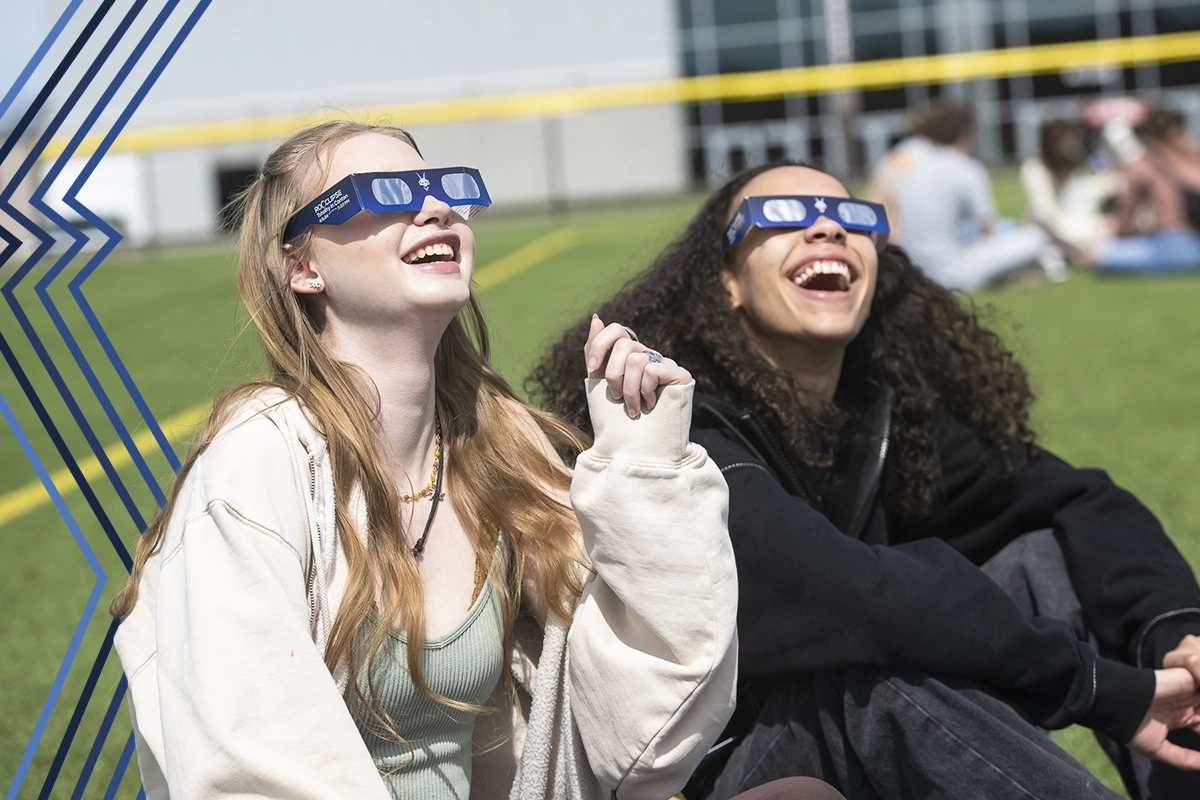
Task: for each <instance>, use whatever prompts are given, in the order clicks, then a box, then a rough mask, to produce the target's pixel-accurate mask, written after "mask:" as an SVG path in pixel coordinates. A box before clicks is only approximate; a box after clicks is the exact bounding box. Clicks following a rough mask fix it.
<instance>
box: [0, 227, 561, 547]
mask: <svg viewBox="0 0 1200 800" xmlns="http://www.w3.org/2000/svg"><path fill="white" fill-rule="evenodd" d="M577 241H578V235H577V234H576V233H575V231H574V230H572V229H571V228H560V229H558V230H556V231H554V232H552V233H549V234H547V235H545V236H543V237H541V238H540V239H535V240H534V241H532V242H529V243H528V244H526V245H523V246H522V247H519V248H517V249H516V250H514V251H513V252H511V253H509V254H508V255H506V256H504V257H503V258H501V259H500V260H499V261H494V262H492V264H490V265H489V266H487V267H485V268H484V269H481V270H479V272H478V273H476V275H475V284H476V286H477V287H478V288H479V289H480V290H481V291H483V290H486V289H490V288H492V287H494V286H498V285H500V284H501V283H503V282H504V281H506V280H508V279H509V278H512V277H514V276H515V275H519V274H521V273H522V272H524V271H525V270H527V269H529V268H530V267H534V266H537V265H538V264H540V263H542V262H543V261H545V260H546V259H548V258H551V257H553V256H556V255H558V254H559V253H562V252H565V251H567V250H570V249H571V248H572V247H574V246H575V244H576V242H577ZM209 409H210V404H208V403H201V404H199V405H196V406H192V407H191V408H189V409H187V410H186V411H183V412H180V413H179V414H176V415H175V416H173V417H171V418H170V419H168V420H167V421H166V422H165V423H163V432H164V433H165V434H166V435H167V437H168V438H169V439H171V440H172V441H175V442H178V441H181V440H183V439H186V438H187V437H188V435H189V434H190V433H191V432H192V431H194V430H195V429H196V428H197V427H199V426H200V425H201V424H202V423H203V422H204V420H206V419H207V418H208V414H209ZM133 443H134V445H135V446H136V447H137V449H138V451H139V452H141V453H143V454H145V453H147V452H148V451H151V450H153V448H154V447H155V439H154V434H153V433H151V432H150V431H149V430H143V431H139V432H138V433H136V434H134V436H133ZM104 453H105V455H107V456H108V460H109V461H110V462H111V463H112V465H113V467H114V468H116V469H121V468H122V467H125V466H128V465H129V464H130V463H131V462H132V461H133V458H132V457H131V456H130V455H129V451H128V450H126V449H125V446H124V445H123V444H121V443H120V442H114V443H113V444H111V445H109V446H108V447H106V448H104ZM79 471H80V472H82V473H83V476H84V478H86V479H87V480H88V481H92V480H95V479H96V478H100V477H102V476H103V475H104V468H103V467H102V466H101V465H100V461H99V460H98V459H97V458H96V457H95V456H90V457H88V458H85V459H83V460H82V461H80V462H79ZM50 478H51V480H53V481H54V487H55V488H56V489H57V490H58V493H59V494H60V495H64V496H65V495H68V494H71V493H72V492H74V491H76V490H77V489H78V488H79V487H78V486H77V485H76V483H75V478H74V476H72V475H71V472H70V470H68V469H67V468H66V467H63V468H62V469H60V470H57V471H56V472H54V473H52V474H51V476H50ZM49 503H50V495H49V494H48V493H47V492H46V487H44V486H42V482H41V481H33V482H31V483H27V484H26V485H24V486H22V487H21V488H19V489H14V490H13V491H11V492H8V493H6V494H3V495H0V525H6V524H8V523H9V522H12V521H13V520H15V519H18V518H20V517H23V516H25V515H26V514H28V513H30V512H31V511H35V510H36V509H38V508H41V507H42V506H44V505H48V504H49Z"/></svg>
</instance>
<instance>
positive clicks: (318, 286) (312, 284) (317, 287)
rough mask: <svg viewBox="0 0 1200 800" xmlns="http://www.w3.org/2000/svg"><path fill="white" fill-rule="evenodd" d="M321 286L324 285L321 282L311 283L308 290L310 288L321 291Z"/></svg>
mask: <svg viewBox="0 0 1200 800" xmlns="http://www.w3.org/2000/svg"><path fill="white" fill-rule="evenodd" d="M321 285H322V284H321V282H320V281H309V282H308V288H310V289H320V288H321Z"/></svg>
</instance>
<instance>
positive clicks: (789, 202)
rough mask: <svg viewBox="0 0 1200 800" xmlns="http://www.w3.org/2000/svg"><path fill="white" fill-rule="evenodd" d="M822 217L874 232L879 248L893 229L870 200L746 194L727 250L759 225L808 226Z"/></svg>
mask: <svg viewBox="0 0 1200 800" xmlns="http://www.w3.org/2000/svg"><path fill="white" fill-rule="evenodd" d="M818 217H828V218H829V219H831V220H833V221H835V222H837V223H839V224H840V225H841V226H842V227H843V228H845V229H846V230H848V231H856V232H858V233H869V234H871V238H872V239H873V240H874V241H875V246H876V247H878V248H882V247H883V246H884V245H885V244H887V235H888V232H889V231H890V230H891V228H890V227H889V226H888V221H887V212H885V211H884V210H883V206H881V205H879V204H878V203H868V202H867V201H866V200H858V199H856V198H852V197H815V196H813V195H803V194H798V195H772V196H764V197H746V198H744V199H743V200H742V202H741V204H740V205H739V206H738V208H737V212H736V213H735V214H734V215H733V221H732V222H730V223H729V227H728V228H726V229H725V239H724V243H725V249H727V250H728V249H729V248H730V247H733V246H734V245H735V244H737V243H738V242H740V241H741V240H742V239H744V238H745V237H746V233H747V232H748V231H749V230H750V228H751V227H753V226H755V225H757V226H758V227H760V228H807V227H808V226H810V225H812V224H814V223H815V222H816V221H817V218H818Z"/></svg>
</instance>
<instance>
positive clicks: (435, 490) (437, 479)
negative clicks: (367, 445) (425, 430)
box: [400, 411, 446, 558]
mask: <svg viewBox="0 0 1200 800" xmlns="http://www.w3.org/2000/svg"><path fill="white" fill-rule="evenodd" d="M422 497H429V498H432V502H431V503H430V504H429V517H428V519H426V520H425V530H424V531H423V532H422V533H421V538H420V539H417V541H416V544H414V545H413V546H412V548H410V549H411V551H412V554H413V558H417V557H418V556H420V555H421V553H423V552H425V540H426V539H428V538H429V531H430V530H431V529H432V528H433V517H434V515H435V514H437V507H438V501H440V500H445V499H446V493H445V492H443V491H442V420H441V418H440V417H438V414H437V412H436V411H434V412H433V473H432V474H431V475H430V476H429V485H428V486H426V487H425V488H424V489H422V490H421V491H419V492H417V493H416V494H406V495H404V496H403V497H401V498H400V500H401V502H404V503H415V502H417V500H420V499H421V498H422Z"/></svg>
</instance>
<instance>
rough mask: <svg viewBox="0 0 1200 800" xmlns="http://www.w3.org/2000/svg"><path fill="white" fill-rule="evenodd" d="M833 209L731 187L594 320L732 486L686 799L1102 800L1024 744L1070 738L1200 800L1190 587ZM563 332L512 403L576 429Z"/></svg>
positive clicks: (853, 206)
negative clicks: (716, 628)
mask: <svg viewBox="0 0 1200 800" xmlns="http://www.w3.org/2000/svg"><path fill="white" fill-rule="evenodd" d="M846 197H848V192H847V190H846V188H845V186H844V185H843V184H841V183H840V182H838V181H837V180H835V179H834V178H833V177H831V176H830V175H827V174H825V173H823V172H820V171H817V170H814V169H810V168H807V167H803V166H799V165H774V166H772V165H768V166H764V167H758V168H755V169H752V170H749V171H746V172H743V173H742V174H740V175H738V176H735V177H734V178H732V179H731V180H730V181H729V182H728V183H726V184H725V185H724V186H723V187H721V188H720V189H718V190H717V191H716V193H714V194H713V195H712V196H711V197H710V198H709V199H708V200H707V201H706V202H705V203H704V205H703V206H702V207H701V209H700V210H699V212H698V213H697V214H696V216H695V217H694V218H693V219H692V221H691V222H690V223H689V225H688V227H687V228H686V230H685V231H684V232H683V234H682V235H681V236H680V237H679V238H678V239H677V240H676V241H675V242H674V243H673V244H671V245H670V246H669V247H668V248H667V249H666V250H664V251H663V253H661V254H660V255H659V257H658V259H657V260H656V261H655V262H654V264H653V265H652V266H651V267H650V268H649V270H648V271H646V272H645V273H643V274H642V275H641V276H639V277H637V278H635V279H634V280H633V281H631V282H630V283H629V285H627V286H626V287H625V288H624V289H622V290H621V291H620V292H619V293H618V294H617V295H616V297H615V298H613V299H612V300H610V301H608V302H606V303H604V304H603V305H602V306H601V307H600V313H601V314H603V315H606V316H609V315H611V316H612V318H614V319H618V318H619V319H623V320H625V321H627V322H629V323H630V324H631V325H634V326H636V327H637V329H638V330H639V331H642V332H644V333H646V334H647V335H648V336H652V337H653V339H654V341H656V342H661V343H663V344H664V346H669V347H670V349H671V351H672V352H674V353H676V354H677V355H678V356H679V357H680V358H682V359H685V360H686V363H687V364H688V366H689V369H690V370H691V371H692V374H693V375H694V376H695V378H696V385H697V390H698V391H697V394H696V400H695V405H694V411H693V416H692V428H691V436H692V439H693V441H696V442H698V443H700V444H702V445H703V446H704V447H705V448H706V450H707V451H708V453H709V454H710V456H711V457H712V458H713V459H714V460H715V461H716V462H717V463H718V464H719V465H720V466H721V470H722V472H723V473H724V475H725V479H726V481H727V482H728V484H729V492H730V504H729V532H730V536H731V538H732V540H733V547H734V552H735V554H736V557H737V565H738V577H739V586H740V603H739V610H738V635H739V641H740V648H741V650H740V662H741V676H740V678H741V681H742V683H741V685H740V688H739V698H738V711H737V712H736V713H735V715H734V718H733V722H732V723H731V725H730V726H729V728H728V729H727V730H726V732H725V733H724V734H722V736H721V737H720V739H719V741H722V742H726V743H727V744H728V745H729V749H727V750H726V754H727V755H726V757H727V760H726V761H725V762H724V765H723V766H722V765H721V763H720V762H719V761H718V760H716V756H714V757H713V760H710V761H709V762H707V763H706V764H705V765H704V766H703V767H702V771H703V772H702V774H700V775H698V776H696V779H695V782H694V784H693V788H695V790H696V791H695V793H694V794H692V793H689V795H688V797H689V798H691V800H697V798H700V797H713V798H720V799H721V800H724V798H728V797H729V796H730V795H732V794H735V793H736V792H737V791H741V790H742V789H743V788H744V787H747V786H753V785H754V784H756V783H759V782H764V781H769V780H772V779H774V778H778V777H781V776H785V775H809V776H815V777H818V778H821V779H823V780H826V781H828V782H830V783H831V784H833V785H834V786H835V787H836V788H837V789H839V790H840V791H842V792H843V793H844V794H845V795H846V796H847V797H851V798H856V800H858V799H860V798H861V799H863V800H871V799H872V798H889V799H891V798H927V797H938V798H942V797H945V798H988V799H989V800H997V799H998V798H1005V799H1007V798H1013V799H1014V800H1016V798H1021V799H1022V800H1026V799H1027V798H1030V797H1037V798H1047V800H1048V799H1049V798H1054V799H1055V800H1064V798H1100V797H1103V798H1115V797H1117V795H1115V794H1114V793H1113V792H1111V791H1109V790H1108V789H1106V788H1105V787H1104V786H1103V785H1102V784H1100V782H1099V781H1097V780H1096V779H1095V778H1094V777H1093V776H1092V775H1091V774H1090V773H1089V772H1088V771H1087V770H1086V769H1085V768H1084V767H1083V766H1081V765H1080V764H1078V763H1077V762H1076V761H1075V760H1074V759H1072V758H1071V757H1070V756H1069V755H1068V754H1067V753H1065V752H1064V751H1063V750H1061V749H1060V748H1059V747H1058V746H1056V745H1055V743H1054V742H1053V741H1052V740H1051V738H1050V737H1049V736H1048V735H1046V732H1045V730H1044V729H1057V728H1063V727H1066V726H1068V725H1072V724H1079V725H1085V726H1087V727H1090V728H1092V729H1093V730H1094V731H1096V732H1097V734H1098V738H1100V739H1101V740H1102V742H1103V743H1104V744H1105V746H1106V749H1107V750H1108V752H1109V753H1110V754H1111V755H1112V756H1113V758H1114V760H1115V761H1116V762H1117V764H1118V767H1119V769H1120V772H1121V775H1122V777H1123V778H1124V780H1125V782H1126V785H1127V786H1128V788H1129V791H1130V793H1131V794H1132V796H1133V797H1135V798H1140V799H1142V800H1145V799H1146V798H1150V797H1154V798H1174V799H1176V800H1185V798H1186V799H1187V800H1194V798H1196V797H1200V773H1197V772H1192V771H1190V770H1195V769H1197V768H1200V752H1198V751H1197V750H1196V749H1193V748H1196V747H1197V746H1198V745H1200V736H1197V735H1196V733H1195V728H1196V727H1197V726H1198V723H1200V691H1198V690H1197V681H1198V680H1200V586H1197V583H1196V579H1195V577H1194V576H1193V574H1192V570H1191V568H1190V567H1189V566H1188V564H1187V562H1186V561H1185V560H1184V559H1183V557H1182V556H1181V555H1180V553H1179V552H1178V550H1176V548H1175V546H1174V544H1172V542H1171V540H1170V539H1169V538H1168V537H1167V535H1166V533H1165V532H1164V531H1163V529H1162V527H1161V525H1160V524H1159V522H1158V520H1157V519H1155V517H1154V515H1153V514H1152V513H1151V512H1150V511H1149V510H1148V509H1147V508H1146V507H1145V506H1143V505H1142V504H1141V503H1140V502H1139V501H1138V500H1137V498H1135V497H1134V496H1133V495H1132V494H1130V493H1129V492H1127V491H1125V490H1123V489H1121V488H1120V487H1118V486H1116V485H1115V484H1114V483H1113V482H1112V481H1111V480H1110V479H1109V477H1108V476H1107V475H1106V474H1105V473H1104V472H1101V471H1100V470H1095V469H1078V468H1076V467H1073V466H1071V465H1070V464H1068V463H1066V462H1065V461H1063V460H1062V459H1060V458H1058V457H1056V456H1055V455H1054V454H1052V453H1050V452H1049V451H1047V450H1045V449H1043V448H1042V447H1041V446H1040V445H1039V444H1038V437H1037V435H1036V433H1035V431H1034V430H1033V428H1032V427H1031V424H1030V410H1031V405H1032V403H1033V396H1032V393H1031V390H1030V387H1029V381H1028V378H1027V375H1026V372H1025V370H1024V369H1023V368H1022V366H1021V364H1020V363H1018V362H1017V361H1016V359H1015V357H1014V356H1013V354H1012V352H1011V351H1010V350H1009V349H1008V348H1007V347H1005V345H1004V343H1003V342H1002V340H1001V339H1000V337H999V336H997V335H996V334H995V333H994V332H992V331H990V330H988V329H987V328H986V327H984V326H983V324H982V323H981V322H980V320H979V317H978V313H977V311H976V309H975V307H974V305H973V304H972V302H971V301H970V299H969V298H963V297H961V296H959V295H958V294H957V293H955V292H952V291H950V290H947V289H946V288H944V287H942V286H940V285H939V284H937V283H935V282H934V281H932V280H931V279H930V278H929V277H928V276H927V275H925V274H924V273H923V272H922V270H921V269H919V268H918V267H917V266H915V265H914V264H913V263H912V261H911V260H910V259H909V258H908V256H907V255H906V254H905V253H904V251H903V250H901V249H900V248H897V247H894V246H892V245H885V241H886V230H887V225H886V223H885V222H883V221H882V219H881V213H882V212H881V209H880V208H879V207H878V206H866V205H865V204H864V203H862V202H860V201H859V202H850V201H847V202H846V203H843V202H841V201H839V200H838V198H846ZM768 204H770V205H768ZM802 206H803V208H802ZM789 208H791V209H794V210H795V212H796V213H795V214H793V215H791V216H790V217H785V216H784V215H783V214H782V213H781V212H783V211H787V210H788V209H789ZM756 209H758V210H757V211H756ZM810 210H811V212H812V213H810ZM588 326H589V324H588V322H587V321H586V320H583V321H580V322H579V323H578V324H577V325H576V326H575V327H574V328H573V329H571V330H570V331H569V332H567V334H566V335H565V336H564V337H563V339H562V340H561V341H560V342H559V343H558V344H556V345H555V346H554V347H553V348H552V349H551V351H550V352H549V353H548V354H547V355H546V356H545V358H544V359H543V361H542V362H541V363H540V365H539V366H538V368H537V369H536V370H535V372H534V374H533V376H532V378H531V380H530V382H529V388H530V389H531V390H532V391H533V392H534V394H535V395H536V394H539V393H540V395H541V397H542V399H543V400H544V401H546V402H547V403H548V406H549V407H551V408H554V409H557V410H558V411H559V412H561V413H563V414H565V415H566V416H567V418H568V419H569V420H573V421H576V422H578V423H580V424H584V425H586V423H587V411H586V409H587V404H586V397H585V395H584V392H583V391H582V388H581V386H580V382H579V381H580V378H581V377H582V376H583V370H582V369H581V367H580V365H579V364H578V363H577V361H578V359H577V358H575V354H576V353H577V351H578V349H579V348H580V347H582V346H583V343H584V342H585V341H586V340H587V337H588ZM1164 466H1166V465H1164ZM1168 734H1170V738H1169V739H1168ZM730 750H731V751H732V752H729V751H730Z"/></svg>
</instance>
